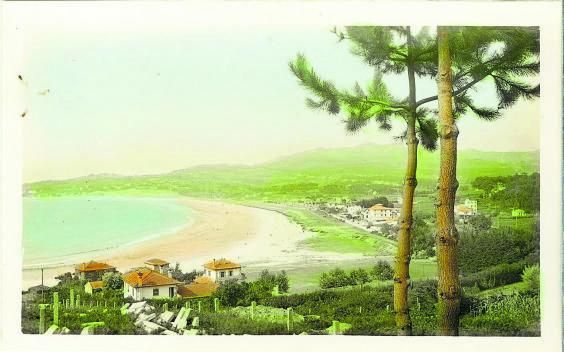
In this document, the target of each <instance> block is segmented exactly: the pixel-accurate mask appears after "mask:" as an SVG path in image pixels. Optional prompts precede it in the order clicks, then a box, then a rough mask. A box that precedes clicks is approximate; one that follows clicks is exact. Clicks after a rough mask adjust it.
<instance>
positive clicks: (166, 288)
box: [122, 267, 181, 301]
mask: <svg viewBox="0 0 564 352" xmlns="http://www.w3.org/2000/svg"><path fill="white" fill-rule="evenodd" d="M122 278H123V297H125V298H127V297H131V298H133V299H134V300H137V301H139V300H143V299H149V298H173V297H175V296H176V294H177V288H178V286H179V285H180V284H181V282H180V281H178V280H175V279H173V278H172V276H171V274H170V273H169V275H164V274H162V273H160V272H158V271H155V270H152V269H149V268H145V267H141V268H135V269H133V270H131V271H129V272H127V273H125V274H123V275H122Z"/></svg>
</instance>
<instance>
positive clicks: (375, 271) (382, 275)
mask: <svg viewBox="0 0 564 352" xmlns="http://www.w3.org/2000/svg"><path fill="white" fill-rule="evenodd" d="M372 275H373V276H374V278H375V279H377V280H382V281H384V280H391V279H392V278H393V277H394V269H392V266H391V265H390V263H388V262H386V261H383V260H379V261H378V263H376V265H375V266H374V268H372Z"/></svg>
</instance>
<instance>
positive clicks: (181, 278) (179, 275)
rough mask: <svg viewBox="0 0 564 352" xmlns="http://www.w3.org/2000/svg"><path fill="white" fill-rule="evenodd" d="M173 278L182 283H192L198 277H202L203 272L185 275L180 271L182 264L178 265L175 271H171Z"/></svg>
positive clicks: (192, 272)
mask: <svg viewBox="0 0 564 352" xmlns="http://www.w3.org/2000/svg"><path fill="white" fill-rule="evenodd" d="M171 274H172V278H173V279H175V280H178V281H181V282H192V281H194V279H195V278H196V277H197V276H200V275H202V274H203V273H202V272H197V271H196V270H193V271H191V272H188V273H185V272H183V271H182V270H181V269H180V264H179V263H176V264H175V265H174V269H172V270H171Z"/></svg>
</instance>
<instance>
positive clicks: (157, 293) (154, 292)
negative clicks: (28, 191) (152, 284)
mask: <svg viewBox="0 0 564 352" xmlns="http://www.w3.org/2000/svg"><path fill="white" fill-rule="evenodd" d="M158 295H159V289H158V288H154V289H153V296H158Z"/></svg>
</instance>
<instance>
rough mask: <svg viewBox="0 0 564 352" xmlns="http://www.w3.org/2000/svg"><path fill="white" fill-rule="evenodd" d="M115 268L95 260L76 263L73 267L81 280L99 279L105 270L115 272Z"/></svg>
mask: <svg viewBox="0 0 564 352" xmlns="http://www.w3.org/2000/svg"><path fill="white" fill-rule="evenodd" d="M115 271H116V268H115V267H114V266H111V265H109V264H107V263H101V262H95V261H93V260H91V261H89V262H87V263H81V264H78V265H77V266H76V267H75V268H74V272H75V274H76V276H77V277H78V278H80V279H81V280H88V281H100V280H102V276H103V275H104V274H105V273H107V272H115Z"/></svg>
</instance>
